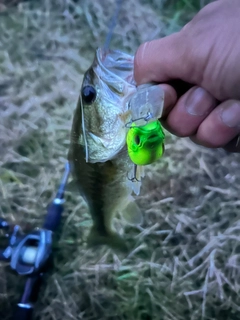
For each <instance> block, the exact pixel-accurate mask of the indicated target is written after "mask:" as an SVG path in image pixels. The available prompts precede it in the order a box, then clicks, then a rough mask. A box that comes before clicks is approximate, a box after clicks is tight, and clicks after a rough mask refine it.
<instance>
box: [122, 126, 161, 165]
mask: <svg viewBox="0 0 240 320" xmlns="http://www.w3.org/2000/svg"><path fill="white" fill-rule="evenodd" d="M164 138H165V134H164V132H163V129H162V126H161V123H160V121H158V120H156V121H152V122H149V123H148V124H146V125H144V126H139V127H137V126H136V125H135V123H133V124H132V126H131V127H130V129H129V131H128V133H127V148H128V154H129V157H130V159H131V160H132V162H133V163H134V164H135V165H139V166H145V165H148V164H151V163H153V162H155V161H157V160H158V159H159V158H161V157H162V155H163V153H164Z"/></svg>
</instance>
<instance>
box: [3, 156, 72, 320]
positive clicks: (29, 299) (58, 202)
mask: <svg viewBox="0 0 240 320" xmlns="http://www.w3.org/2000/svg"><path fill="white" fill-rule="evenodd" d="M69 172H70V168H69V163H68V162H67V163H66V165H65V172H64V174H63V177H62V181H61V183H60V186H59V188H58V191H57V194H56V196H55V198H54V199H53V201H52V202H51V203H50V205H49V206H48V209H47V214H46V216H45V220H44V223H43V226H42V228H36V229H34V230H32V231H31V232H30V233H27V234H23V233H22V231H21V228H20V226H19V225H15V226H14V228H13V231H12V233H11V234H9V232H8V231H9V229H10V225H9V224H8V222H7V221H6V220H4V219H0V229H3V230H4V231H5V232H6V237H7V238H8V239H9V241H8V242H9V243H8V246H7V247H6V248H5V249H2V250H0V260H1V261H7V262H10V267H11V269H12V270H14V271H15V272H16V273H17V274H19V275H20V276H27V279H26V282H25V287H24V291H23V294H22V297H21V299H20V302H19V303H18V304H17V307H16V310H15V312H14V314H13V318H12V320H31V319H32V315H33V308H34V304H35V303H36V301H37V298H38V293H39V289H40V286H41V284H42V280H43V275H44V273H46V271H47V270H48V269H49V267H50V262H51V258H52V244H53V239H52V236H53V232H55V231H56V230H57V228H58V226H59V224H60V222H61V217H62V212H63V209H64V207H63V203H64V202H65V200H64V190H65V186H66V183H67V180H68V176H69Z"/></svg>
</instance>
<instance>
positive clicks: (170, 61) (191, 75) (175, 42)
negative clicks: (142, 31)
mask: <svg viewBox="0 0 240 320" xmlns="http://www.w3.org/2000/svg"><path fill="white" fill-rule="evenodd" d="M189 42H190V41H189V40H188V39H187V36H186V34H184V32H182V31H180V32H177V33H174V34H171V35H170V36H167V37H164V38H161V39H157V40H153V41H150V42H146V43H143V44H142V45H141V46H140V47H139V48H138V50H137V52H136V55H135V58H134V77H135V81H136V82H137V84H138V85H139V84H143V83H149V82H152V81H154V82H166V81H169V80H171V79H181V80H183V81H186V82H189V83H193V84H197V82H198V79H197V77H196V76H197V72H196V70H194V69H195V68H196V66H194V63H192V62H193V61H192V62H191V60H192V58H191V55H190V54H189V53H190V51H191V50H190V48H191V45H190V43H189ZM197 67H199V66H197Z"/></svg>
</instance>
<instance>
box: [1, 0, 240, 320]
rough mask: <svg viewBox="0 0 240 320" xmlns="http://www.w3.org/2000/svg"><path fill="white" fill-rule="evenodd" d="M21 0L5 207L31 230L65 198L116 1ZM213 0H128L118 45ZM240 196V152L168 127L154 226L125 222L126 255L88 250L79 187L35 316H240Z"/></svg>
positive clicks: (7, 124)
mask: <svg viewBox="0 0 240 320" xmlns="http://www.w3.org/2000/svg"><path fill="white" fill-rule="evenodd" d="M17 2H18V1H12V6H10V7H8V6H6V3H7V1H5V5H3V4H2V6H1V13H0V48H1V50H0V189H1V192H0V216H1V217H4V218H6V219H7V220H8V221H9V222H11V223H14V224H15V223H17V224H20V225H21V227H22V228H23V230H25V231H27V230H30V229H31V228H33V227H37V226H41V223H42V221H43V217H44V214H45V212H46V206H47V204H48V203H49V202H50V201H51V199H52V198H53V197H54V194H55V191H56V188H57V186H58V183H59V179H60V178H61V175H62V172H63V168H64V163H65V159H66V155H67V152H68V147H69V133H70V128H71V122H72V116H73V111H74V108H75V106H76V102H77V99H78V94H79V89H80V86H81V81H82V77H83V74H84V72H85V71H86V69H87V68H88V66H89V65H90V64H91V61H92V58H93V55H94V50H95V49H96V47H98V46H100V45H102V43H103V42H104V38H105V36H106V33H107V30H108V25H109V20H110V17H111V16H112V15H113V12H114V9H115V1H113V0H102V1H98V2H97V1H95V0H89V1H71V0H69V1H64V0H54V1H50V0H43V1H41V2H40V3H39V2H38V1H31V2H22V3H19V4H18V5H16V3H17ZM204 4H206V2H203V1H196V0H192V1H190V0H181V1H178V2H176V1H165V0H162V1H157V0H150V1H147V0H130V1H125V2H124V3H123V6H122V10H121V14H120V18H119V23H118V26H117V27H116V30H115V34H114V38H113V42H112V46H113V47H118V48H119V49H121V50H124V51H127V52H129V53H132V54H134V52H135V50H136V48H137V47H138V45H139V44H140V43H142V42H143V41H146V40H150V39H153V38H157V37H160V36H164V35H166V34H170V33H172V32H174V31H176V30H178V29H179V28H180V27H181V26H182V25H183V24H184V23H186V22H187V21H189V19H191V17H192V16H193V15H194V14H195V13H196V12H197V11H198V10H199V9H200V8H201V6H203V5H204ZM239 194H240V162H239V155H237V154H229V153H226V152H225V151H224V150H210V149H206V148H203V147H200V146H197V145H194V144H193V143H191V142H190V141H189V140H188V139H180V138H177V137H174V136H171V135H170V134H167V141H166V153H165V156H164V157H163V158H162V159H161V160H160V161H158V162H157V163H155V164H154V165H152V166H149V167H148V168H147V174H146V178H145V180H144V182H143V188H142V192H141V195H140V197H139V198H138V200H137V202H138V203H139V204H140V205H141V207H142V208H143V210H144V223H143V225H142V226H141V227H138V228H137V227H130V226H128V225H126V224H123V223H122V222H118V224H119V225H120V231H121V232H122V234H123V236H124V237H125V239H126V241H127V242H128V243H131V244H133V246H134V248H135V249H134V251H133V252H132V253H131V254H130V255H129V256H128V257H125V256H122V255H118V254H115V253H113V252H112V251H111V250H109V249H107V248H100V249H98V250H92V249H87V248H86V244H85V241H86V236H87V234H88V232H89V229H90V226H91V218H90V216H89V215H88V211H87V207H86V204H85V203H84V201H83V200H82V198H81V197H80V196H79V195H78V194H77V193H73V192H70V191H68V192H67V195H66V204H65V212H64V220H63V225H62V232H61V235H60V238H59V240H58V241H57V243H56V244H55V248H54V252H55V256H54V268H53V270H52V271H51V272H49V274H48V275H47V277H46V278H45V285H44V286H43V287H42V289H41V292H40V296H39V301H38V303H37V305H36V309H35V319H39V320H50V319H51V320H60V319H64V320H70V319H74V320H80V319H83V320H90V319H91V320H97V319H98V320H110V319H111V320H112V319H116V320H123V319H124V320H132V319H135V320H154V319H156V320H160V319H161V320H200V319H202V320H203V319H204V320H215V319H217V320H223V319H224V320H228V319H229V320H234V319H238V318H239V317H238V315H237V314H238V312H239V305H240V297H239V288H240V280H239V263H240V244H239V243H238V241H240V237H239V231H240V223H239V206H240V201H239ZM2 241H3V240H2ZM2 243H3V242H1V244H2ZM0 268H1V271H0V318H1V320H7V319H10V318H11V313H12V308H13V306H14V305H15V303H16V302H19V298H20V296H21V294H22V292H23V284H24V279H22V278H20V277H19V276H17V275H15V274H14V273H13V272H11V271H10V269H9V267H8V266H7V265H6V264H1V265H0Z"/></svg>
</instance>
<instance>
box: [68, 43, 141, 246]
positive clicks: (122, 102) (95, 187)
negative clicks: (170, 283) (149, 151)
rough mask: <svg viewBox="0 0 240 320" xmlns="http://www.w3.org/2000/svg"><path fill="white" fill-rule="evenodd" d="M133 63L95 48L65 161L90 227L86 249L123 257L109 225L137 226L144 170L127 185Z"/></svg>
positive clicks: (113, 52) (130, 166)
mask: <svg viewBox="0 0 240 320" xmlns="http://www.w3.org/2000/svg"><path fill="white" fill-rule="evenodd" d="M133 65H134V57H133V56H131V55H129V54H127V53H124V52H122V51H118V50H110V49H107V50H106V49H103V48H98V49H97V50H96V54H95V57H94V61H93V63H92V65H91V66H90V68H89V69H88V70H87V71H86V72H85V74H84V78H83V82H82V86H81V90H80V95H79V99H78V103H77V106H76V109H75V112H74V117H73V123H72V129H71V137H70V147H69V152H68V160H69V164H70V170H71V172H72V176H73V179H74V181H75V183H76V186H77V188H78V190H79V192H80V194H81V195H82V197H83V199H84V200H85V201H86V203H87V205H88V208H89V212H90V214H91V217H92V221H93V225H92V228H91V230H90V232H89V235H88V239H87V243H88V246H98V245H107V246H109V247H111V248H112V249H114V250H120V251H122V252H127V251H128V250H129V248H128V247H127V245H126V242H125V241H124V239H123V238H122V237H121V236H120V235H119V234H118V233H117V231H116V230H115V228H114V226H113V220H114V217H115V216H116V214H117V213H120V215H121V216H122V217H123V218H125V220H126V221H128V222H129V223H132V224H141V222H142V212H141V210H140V208H139V207H138V206H137V204H136V202H135V198H134V196H136V195H139V193H140V187H141V179H142V178H143V176H144V170H143V169H141V168H142V167H140V168H139V169H138V170H137V173H136V174H137V181H133V180H131V179H129V177H128V173H129V172H132V170H133V163H132V161H131V159H130V157H129V154H128V148H127V143H126V137H127V133H128V131H129V128H128V127H127V126H126V123H131V121H132V114H131V110H130V109H129V103H128V101H129V99H130V97H131V96H133V95H134V94H135V93H136V91H137V88H136V83H135V81H134V78H133Z"/></svg>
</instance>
